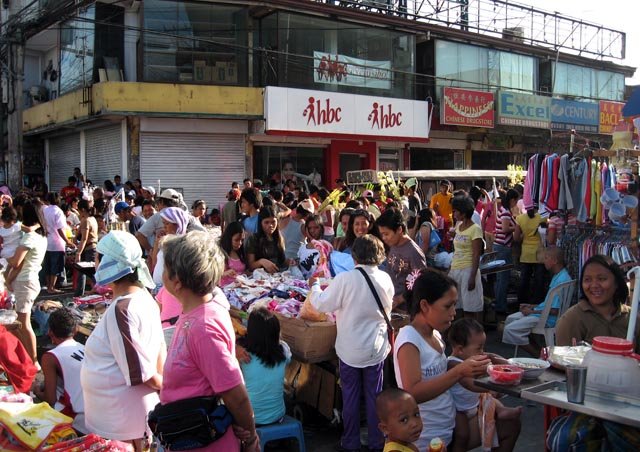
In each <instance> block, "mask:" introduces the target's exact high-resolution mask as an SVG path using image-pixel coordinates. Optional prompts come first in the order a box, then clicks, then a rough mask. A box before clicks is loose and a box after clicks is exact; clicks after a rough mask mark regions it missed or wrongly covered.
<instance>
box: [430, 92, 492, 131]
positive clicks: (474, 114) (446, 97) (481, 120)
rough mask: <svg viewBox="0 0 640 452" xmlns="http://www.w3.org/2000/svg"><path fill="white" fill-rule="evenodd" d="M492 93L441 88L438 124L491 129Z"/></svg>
mask: <svg viewBox="0 0 640 452" xmlns="http://www.w3.org/2000/svg"><path fill="white" fill-rule="evenodd" d="M493 103H494V98H493V93H489V92H484V91H473V90H470V89H460V88H443V89H442V102H440V116H441V117H440V122H441V123H442V124H450V125H456V126H469V127H487V128H493V126H494V122H493V117H494V114H493Z"/></svg>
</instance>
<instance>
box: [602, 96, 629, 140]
mask: <svg viewBox="0 0 640 452" xmlns="http://www.w3.org/2000/svg"><path fill="white" fill-rule="evenodd" d="M622 107H624V102H611V101H608V100H601V101H600V133H603V134H607V135H611V134H612V133H613V128H614V127H615V126H616V124H618V123H619V122H620V120H621V119H622Z"/></svg>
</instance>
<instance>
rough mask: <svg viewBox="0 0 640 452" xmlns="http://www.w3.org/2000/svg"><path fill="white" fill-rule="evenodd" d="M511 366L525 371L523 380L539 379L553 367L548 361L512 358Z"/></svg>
mask: <svg viewBox="0 0 640 452" xmlns="http://www.w3.org/2000/svg"><path fill="white" fill-rule="evenodd" d="M509 364H513V365H514V366H518V367H520V368H522V369H523V370H524V375H523V376H522V378H524V379H525V380H533V379H535V378H538V377H539V376H540V375H542V374H543V373H544V371H545V370H547V369H548V368H549V366H550V365H551V364H549V363H548V362H547V361H544V360H542V359H535V358H511V359H510V360H509Z"/></svg>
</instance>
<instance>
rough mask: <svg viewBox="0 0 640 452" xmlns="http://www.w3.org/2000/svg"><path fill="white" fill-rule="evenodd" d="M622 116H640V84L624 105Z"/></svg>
mask: <svg viewBox="0 0 640 452" xmlns="http://www.w3.org/2000/svg"><path fill="white" fill-rule="evenodd" d="M622 116H624V117H625V118H633V117H634V116H640V86H637V87H636V88H635V89H634V90H633V92H632V93H631V97H629V100H628V101H627V103H626V104H624V107H622Z"/></svg>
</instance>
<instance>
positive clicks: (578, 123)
mask: <svg viewBox="0 0 640 452" xmlns="http://www.w3.org/2000/svg"><path fill="white" fill-rule="evenodd" d="M599 124H600V105H599V104H596V103H591V102H578V101H575V100H563V99H551V128H552V129H553V130H571V129H575V131H576V132H589V133H598V125H599Z"/></svg>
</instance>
